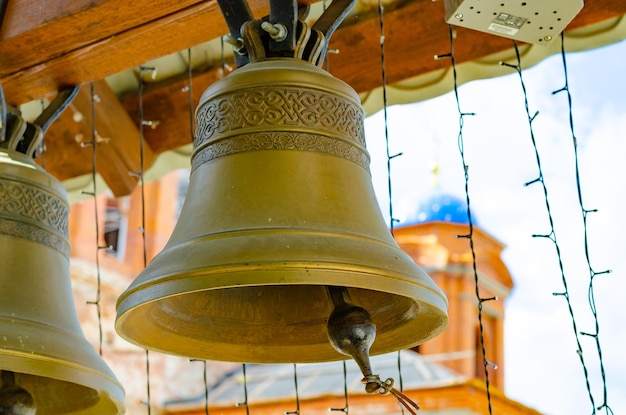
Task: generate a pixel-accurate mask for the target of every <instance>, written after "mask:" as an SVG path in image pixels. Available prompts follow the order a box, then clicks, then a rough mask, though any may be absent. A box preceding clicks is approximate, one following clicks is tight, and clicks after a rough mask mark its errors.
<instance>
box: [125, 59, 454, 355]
mask: <svg viewBox="0 0 626 415" xmlns="http://www.w3.org/2000/svg"><path fill="white" fill-rule="evenodd" d="M196 116H197V130H196V138H195V143H194V153H193V156H192V173H191V177H190V184H189V189H188V193H187V197H186V199H185V203H184V206H183V209H182V212H181V215H180V218H179V220H178V223H177V224H176V227H175V229H174V232H173V234H172V236H171V238H170V240H169V242H168V243H167V245H166V247H165V249H164V250H163V251H162V252H161V253H160V254H159V255H157V256H156V257H155V258H154V259H153V260H152V262H151V263H150V265H149V266H148V267H147V268H146V269H145V270H144V271H143V272H142V273H141V274H140V275H139V276H138V277H137V278H136V279H135V281H134V282H133V283H132V284H131V285H130V287H129V288H128V289H127V290H126V291H125V292H124V293H123V294H122V295H121V296H120V298H119V299H118V309H117V320H116V329H117V331H118V333H119V334H120V335H121V336H122V337H124V338H125V339H127V340H129V341H131V342H133V343H135V344H138V345H141V346H142V347H146V348H148V349H152V350H159V351H162V352H166V353H172V354H177V355H183V356H189V357H196V358H201V359H210V360H224V361H240V362H266V363H270V362H316V361H328V360H339V359H344V358H345V356H344V355H342V354H341V353H339V352H337V351H336V350H335V349H334V348H333V347H332V346H331V344H330V342H329V340H328V336H327V333H326V322H327V320H328V317H329V316H330V314H331V312H332V311H333V304H332V301H331V300H330V298H329V297H328V295H327V290H326V286H340V287H346V288H347V290H348V292H349V295H350V297H351V299H352V300H353V301H354V303H355V304H357V305H359V306H361V307H363V308H365V309H366V310H367V311H368V312H369V313H370V315H371V317H372V320H373V322H374V323H375V325H376V328H377V334H376V341H375V342H374V344H373V346H372V349H371V352H372V354H379V353H385V352H390V351H395V350H399V349H404V348H408V347H411V346H414V345H416V344H419V343H422V342H423V341H425V340H427V339H429V338H431V337H434V336H435V335H436V334H438V333H439V332H440V331H441V330H443V329H444V328H445V326H446V324H447V314H446V307H447V300H446V298H445V296H444V294H443V293H442V292H441V291H440V290H439V289H438V288H437V287H436V285H435V284H434V283H433V281H432V280H431V279H430V278H429V277H428V275H426V273H424V272H423V271H422V270H421V269H420V268H419V267H417V265H416V264H415V263H414V261H413V260H412V259H411V258H410V257H409V256H408V255H407V254H405V253H404V252H403V251H402V250H401V249H400V248H399V247H398V245H397V244H396V243H395V241H394V240H393V237H392V235H391V234H390V232H389V229H388V228H387V226H386V224H385V221H384V219H383V217H382V215H381V213H380V210H379V207H378V204H377V202H376V197H375V194H374V190H373V187H372V183H371V177H370V173H369V155H368V153H367V151H366V149H365V140H364V132H363V117H364V116H363V110H362V108H361V106H360V103H359V99H358V96H357V95H356V93H355V92H354V91H353V90H352V89H351V88H350V87H349V86H348V85H347V84H345V83H344V82H342V81H340V80H337V79H336V78H333V77H332V76H330V75H329V74H328V73H327V72H326V71H323V70H321V69H319V68H318V67H316V66H315V65H312V64H310V63H306V62H303V61H298V60H296V59H291V58H272V59H266V60H262V61H259V62H252V63H250V64H248V65H246V66H244V67H242V68H240V69H238V70H236V71H235V72H234V73H232V74H231V75H229V76H228V77H226V78H224V79H222V80H221V81H219V82H217V83H215V84H213V85H212V86H211V87H210V88H209V89H208V90H207V91H205V93H204V94H203V97H202V99H201V102H200V105H199V107H198V109H197V112H196Z"/></svg>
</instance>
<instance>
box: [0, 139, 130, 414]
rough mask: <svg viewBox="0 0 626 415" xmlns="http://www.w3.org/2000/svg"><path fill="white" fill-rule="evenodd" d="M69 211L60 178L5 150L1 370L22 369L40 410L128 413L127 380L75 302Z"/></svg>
mask: <svg viewBox="0 0 626 415" xmlns="http://www.w3.org/2000/svg"><path fill="white" fill-rule="evenodd" d="M68 213H69V206H68V202H67V200H66V194H65V189H64V188H63V186H62V185H61V183H60V182H59V181H58V180H56V179H55V178H54V177H52V176H50V175H49V174H48V173H46V172H45V171H44V170H43V169H41V168H40V167H38V166H37V165H36V164H35V163H34V162H33V161H32V159H31V158H30V157H28V156H26V155H24V154H21V153H18V152H16V151H12V150H7V149H0V254H1V255H2V268H1V269H0V369H1V370H3V371H9V372H13V373H14V379H15V383H16V384H17V385H19V386H20V387H21V388H23V389H25V390H26V391H28V393H29V394H30V395H31V396H32V397H33V399H34V401H35V405H36V407H37V414H38V415H52V414H85V415H87V414H91V415H94V414H103V415H106V414H121V413H123V412H124V391H123V389H122V386H121V385H120V384H119V382H118V381H117V379H116V378H115V376H114V374H113V373H112V372H111V370H110V369H109V367H108V366H107V365H106V363H105V362H104V360H102V358H101V357H100V356H99V355H98V353H97V351H96V350H95V349H94V348H93V347H92V346H91V344H90V343H89V342H88V341H87V339H86V338H85V337H84V335H83V333H82V330H81V328H80V325H79V322H78V316H77V315H76V311H75V308H74V301H73V298H72V289H71V283H70V273H69V241H68V234H67V233H68Z"/></svg>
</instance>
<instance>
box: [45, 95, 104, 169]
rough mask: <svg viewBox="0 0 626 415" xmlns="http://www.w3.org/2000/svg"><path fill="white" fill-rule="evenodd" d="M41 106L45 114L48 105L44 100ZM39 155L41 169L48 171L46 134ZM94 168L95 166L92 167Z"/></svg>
mask: <svg viewBox="0 0 626 415" xmlns="http://www.w3.org/2000/svg"><path fill="white" fill-rule="evenodd" d="M39 105H40V106H41V112H44V110H45V109H46V103H45V102H44V100H43V99H40V100H39ZM38 151H39V154H40V156H41V168H42V169H44V170H46V134H45V133H44V134H42V136H41V144H40V145H39V150H38ZM92 167H93V166H92Z"/></svg>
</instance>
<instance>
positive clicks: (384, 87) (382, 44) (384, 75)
mask: <svg viewBox="0 0 626 415" xmlns="http://www.w3.org/2000/svg"><path fill="white" fill-rule="evenodd" d="M383 13H384V10H383V3H382V0H378V23H379V27H380V67H381V71H380V76H381V80H382V90H383V117H384V124H385V149H386V153H387V192H388V196H389V229H390V231H391V234H392V235H393V230H394V226H395V224H396V223H397V222H399V221H398V219H396V218H394V216H393V198H392V196H393V195H392V185H391V160H393V159H394V158H396V157H398V156H401V155H402V153H397V154H394V155H392V154H391V152H390V149H389V120H388V116H387V73H386V71H385V24H384V19H383ZM402 413H404V410H403V411H402Z"/></svg>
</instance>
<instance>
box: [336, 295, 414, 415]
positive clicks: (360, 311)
mask: <svg viewBox="0 0 626 415" xmlns="http://www.w3.org/2000/svg"><path fill="white" fill-rule="evenodd" d="M326 291H327V292H328V296H329V297H330V299H331V301H332V302H333V306H334V309H333V311H332V313H331V314H330V316H329V317H328V323H327V324H326V330H327V333H328V339H329V340H330V344H331V345H332V346H333V348H334V349H335V350H337V351H338V352H339V353H341V354H344V355H347V356H350V357H352V359H354V361H355V362H356V363H357V365H358V366H359V368H360V369H361V372H362V373H363V376H364V377H363V379H362V380H361V382H362V383H363V384H364V385H365V391H366V392H367V393H377V392H378V393H380V394H381V395H389V394H391V395H393V396H394V397H395V398H396V399H397V400H398V402H399V403H400V404H402V405H403V406H404V407H405V408H406V409H407V411H409V412H410V413H411V414H413V415H416V414H417V411H418V410H419V406H418V405H417V404H416V403H415V402H413V401H412V400H411V399H410V398H409V397H408V396H406V395H405V394H404V393H402V392H400V391H399V390H397V389H395V388H394V387H393V384H394V380H393V379H392V378H388V379H386V380H385V381H384V382H383V381H382V380H381V379H380V376H379V375H375V374H373V373H372V365H371V363H370V358H369V350H370V347H371V346H372V343H374V339H375V338H376V325H375V324H374V322H373V321H372V317H371V316H370V313H369V312H368V311H367V310H366V309H364V308H363V307H360V306H358V305H355V304H353V303H352V302H351V299H350V293H349V292H348V290H347V289H346V287H337V286H327V287H326Z"/></svg>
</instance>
